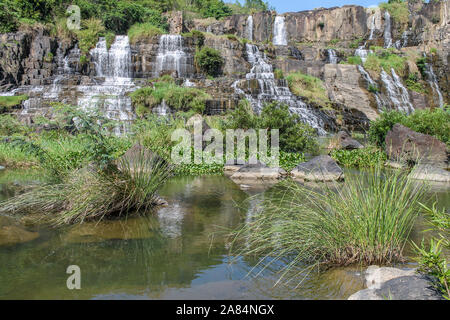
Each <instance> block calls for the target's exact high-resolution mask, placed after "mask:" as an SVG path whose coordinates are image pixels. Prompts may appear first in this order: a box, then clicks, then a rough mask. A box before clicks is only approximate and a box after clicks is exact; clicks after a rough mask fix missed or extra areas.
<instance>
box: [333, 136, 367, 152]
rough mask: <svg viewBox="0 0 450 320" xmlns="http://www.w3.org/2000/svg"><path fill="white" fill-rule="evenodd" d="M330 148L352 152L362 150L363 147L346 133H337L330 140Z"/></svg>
mask: <svg viewBox="0 0 450 320" xmlns="http://www.w3.org/2000/svg"><path fill="white" fill-rule="evenodd" d="M331 148H332V149H341V150H354V149H361V148H364V146H363V145H362V144H361V143H360V142H359V141H357V140H355V139H353V138H352V137H351V136H350V135H349V134H348V133H347V132H345V131H339V132H338V133H337V134H336V136H335V137H334V138H333V139H332V143H331Z"/></svg>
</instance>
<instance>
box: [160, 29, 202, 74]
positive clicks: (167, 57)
mask: <svg viewBox="0 0 450 320" xmlns="http://www.w3.org/2000/svg"><path fill="white" fill-rule="evenodd" d="M183 44H184V38H183V37H182V36H180V35H178V34H165V35H162V36H161V37H160V39H159V49H158V54H157V56H156V73H155V77H159V76H160V75H161V73H162V72H164V71H165V72H174V71H176V72H177V77H179V78H185V77H188V76H189V75H191V74H192V73H193V61H191V60H192V57H190V56H189V55H188V54H187V53H186V52H185V51H184V48H183Z"/></svg>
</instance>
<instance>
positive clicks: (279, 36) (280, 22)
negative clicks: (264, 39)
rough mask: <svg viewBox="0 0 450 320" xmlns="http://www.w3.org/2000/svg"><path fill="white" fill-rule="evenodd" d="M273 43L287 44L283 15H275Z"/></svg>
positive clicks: (277, 44)
mask: <svg viewBox="0 0 450 320" xmlns="http://www.w3.org/2000/svg"><path fill="white" fill-rule="evenodd" d="M273 44H274V45H276V46H287V44H288V41H287V32H286V25H285V23H284V17H282V16H276V17H275V22H274V24H273Z"/></svg>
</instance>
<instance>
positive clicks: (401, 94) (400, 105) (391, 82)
mask: <svg viewBox="0 0 450 320" xmlns="http://www.w3.org/2000/svg"><path fill="white" fill-rule="evenodd" d="M391 74H392V77H391V76H389V75H388V74H387V73H386V71H384V70H382V71H381V81H382V82H383V84H384V86H385V88H386V91H387V94H388V97H389V100H390V101H391V106H392V108H394V109H396V110H399V111H402V112H405V113H407V114H409V113H411V112H412V111H414V107H413V105H412V103H411V101H410V98H409V93H408V90H407V89H406V88H405V87H404V86H403V84H402V82H401V80H400V77H399V76H398V75H397V73H395V70H394V69H391Z"/></svg>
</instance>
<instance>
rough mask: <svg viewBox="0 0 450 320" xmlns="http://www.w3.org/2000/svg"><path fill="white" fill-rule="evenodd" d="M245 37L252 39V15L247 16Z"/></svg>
mask: <svg viewBox="0 0 450 320" xmlns="http://www.w3.org/2000/svg"><path fill="white" fill-rule="evenodd" d="M246 36H247V39H248V40H250V41H253V16H248V18H247V35H246Z"/></svg>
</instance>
